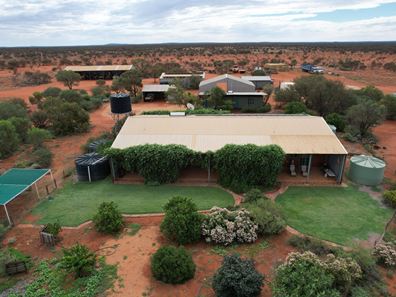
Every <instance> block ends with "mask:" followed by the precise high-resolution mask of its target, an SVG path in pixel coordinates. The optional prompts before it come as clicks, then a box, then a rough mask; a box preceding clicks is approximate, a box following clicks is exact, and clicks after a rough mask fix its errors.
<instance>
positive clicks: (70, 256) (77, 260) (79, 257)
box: [60, 243, 96, 278]
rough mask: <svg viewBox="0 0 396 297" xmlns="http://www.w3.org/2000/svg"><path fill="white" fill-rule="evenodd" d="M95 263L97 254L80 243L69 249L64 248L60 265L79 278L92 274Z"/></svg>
mask: <svg viewBox="0 0 396 297" xmlns="http://www.w3.org/2000/svg"><path fill="white" fill-rule="evenodd" d="M95 263H96V256H95V254H94V253H92V252H91V251H90V250H89V249H88V248H87V247H86V246H84V245H81V244H79V243H78V244H76V245H74V246H72V247H71V248H69V249H63V257H62V259H61V260H60V267H61V268H63V269H65V270H66V271H67V272H69V273H73V274H74V276H75V278H79V277H83V276H87V275H90V274H91V273H92V272H93V270H94V267H95Z"/></svg>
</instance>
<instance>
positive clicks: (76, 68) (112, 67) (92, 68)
mask: <svg viewBox="0 0 396 297" xmlns="http://www.w3.org/2000/svg"><path fill="white" fill-rule="evenodd" d="M132 68H133V65H86V66H66V67H65V70H69V71H77V72H84V71H128V70H131V69H132Z"/></svg>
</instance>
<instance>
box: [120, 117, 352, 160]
mask: <svg viewBox="0 0 396 297" xmlns="http://www.w3.org/2000/svg"><path fill="white" fill-rule="evenodd" d="M141 144H163V145H165V144H181V145H185V146H186V147H188V148H190V149H192V150H194V151H199V152H207V151H216V150H218V149H220V148H222V147H223V146H225V145H226V144H256V145H268V144H277V145H279V146H280V147H282V149H283V150H284V151H285V152H286V153H287V154H347V151H346V150H345V148H344V147H343V145H342V144H341V142H340V141H339V140H338V138H337V136H336V135H335V134H334V133H333V132H332V131H331V129H330V128H329V126H328V125H327V123H326V122H325V120H324V119H323V118H322V117H316V116H305V115H261V116H258V115H222V116H185V117H172V116H166V115H165V116H157V115H155V116H132V117H129V118H128V119H127V121H126V122H125V124H124V126H123V127H122V129H121V131H120V133H119V134H118V135H117V138H116V139H115V141H114V143H113V145H112V147H113V148H119V149H123V148H127V147H131V146H135V145H141Z"/></svg>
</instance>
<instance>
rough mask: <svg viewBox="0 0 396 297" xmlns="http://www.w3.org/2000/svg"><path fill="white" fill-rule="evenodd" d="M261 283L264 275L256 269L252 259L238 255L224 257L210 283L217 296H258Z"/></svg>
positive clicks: (262, 283)
mask: <svg viewBox="0 0 396 297" xmlns="http://www.w3.org/2000/svg"><path fill="white" fill-rule="evenodd" d="M263 285H264V276H263V275H262V274H260V273H259V272H258V271H257V270H256V268H255V267H254V262H253V260H251V259H249V260H244V259H241V258H240V257H239V256H238V255H230V256H225V257H224V261H223V264H222V265H221V267H220V268H219V269H218V270H217V271H216V273H215V275H214V277H213V283H212V286H213V289H214V291H215V292H216V296H217V297H255V296H259V295H260V292H261V287H262V286H263Z"/></svg>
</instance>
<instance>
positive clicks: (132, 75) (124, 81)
mask: <svg viewBox="0 0 396 297" xmlns="http://www.w3.org/2000/svg"><path fill="white" fill-rule="evenodd" d="M118 80H119V84H120V85H121V86H122V87H123V88H124V89H125V90H127V91H128V92H129V93H130V94H131V96H133V97H136V95H137V93H138V92H139V90H140V88H141V87H142V74H141V73H140V71H138V70H136V69H133V70H130V71H126V72H124V73H123V74H121V75H120V77H119V78H118Z"/></svg>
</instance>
